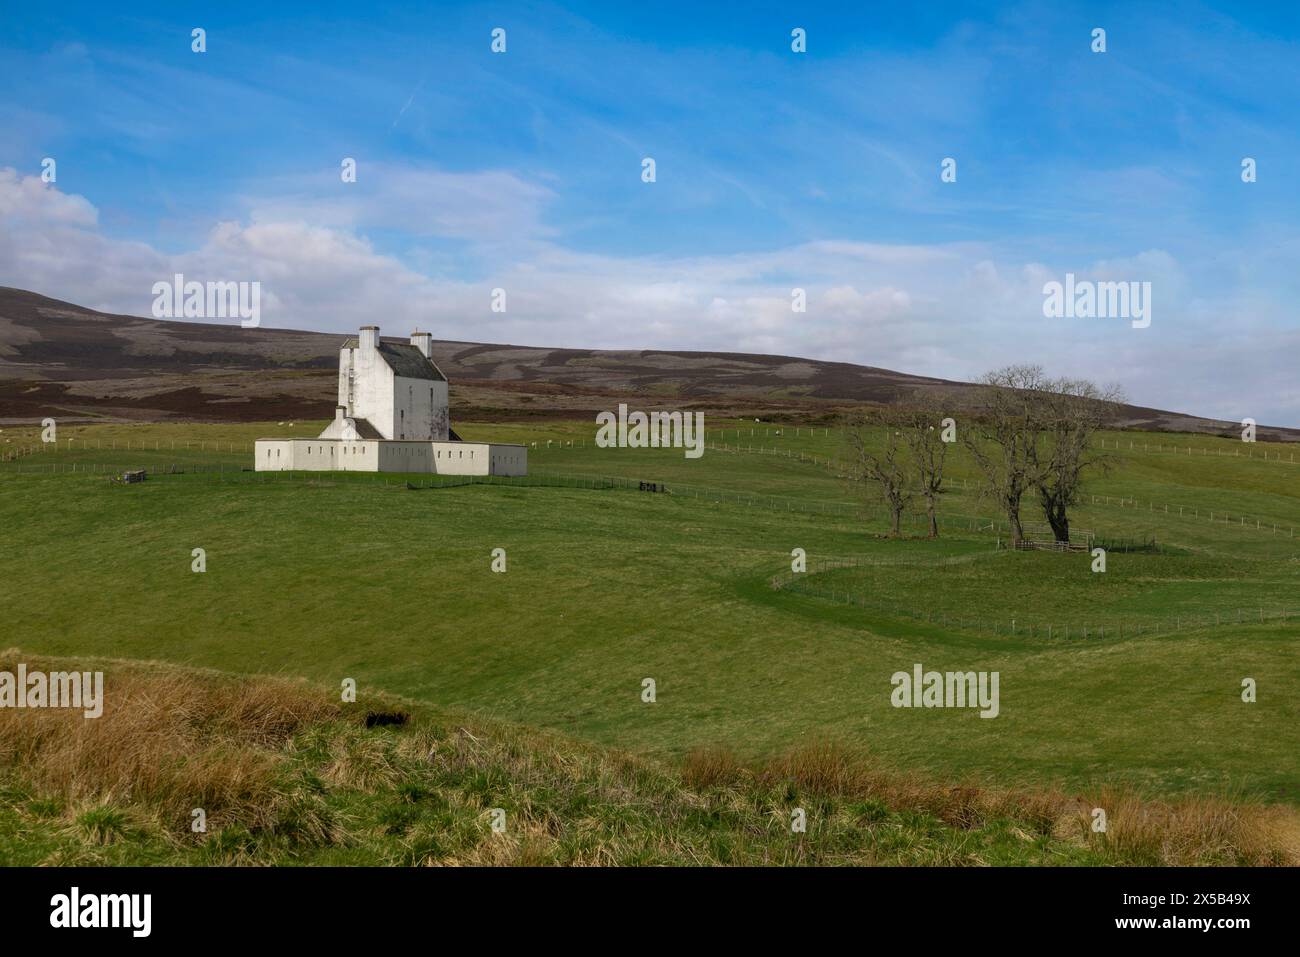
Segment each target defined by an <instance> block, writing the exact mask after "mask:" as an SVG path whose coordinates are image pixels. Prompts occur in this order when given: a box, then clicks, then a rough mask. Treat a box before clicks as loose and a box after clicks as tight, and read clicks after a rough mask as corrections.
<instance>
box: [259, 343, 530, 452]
mask: <svg viewBox="0 0 1300 957" xmlns="http://www.w3.org/2000/svg"><path fill="white" fill-rule="evenodd" d="M254 450H255V451H254V454H255V455H256V457H257V464H256V467H257V471H259V472H268V471H270V472H283V471H290V470H292V471H303V470H306V471H313V472H341V471H346V472H436V473H438V474H440V475H526V474H528V450H527V449H526V448H525V447H524V446H522V445H498V444H495V443H493V444H489V443H486V442H463V441H461V439H460V436H458V435H456V433H455V432H454V431H452V428H451V421H450V417H449V415H448V411H447V377H446V376H444V375H443V374H442V370H440V369H439V368H438V366H437V364H436V363H435V362H434V361H433V336H432V335H431V334H430V333H427V332H416V333H414V334H413V335H412V336H411V341H410V343H409V344H408V343H405V342H384V341H383V340H382V339H380V338H379V327H378V326H362V327H361V335H360V336H359V337H358V338H356V339H348V340H347V341H346V342H344V343H343V348H342V349H340V350H339V399H338V406H337V407H336V409H335V410H334V421H333V422H331V423H330V424H329V425H328V426H326V428H325V431H324V432H322V433H321V434H320V437H319V438H315V439H258V440H257V443H256V444H255V445H254Z"/></svg>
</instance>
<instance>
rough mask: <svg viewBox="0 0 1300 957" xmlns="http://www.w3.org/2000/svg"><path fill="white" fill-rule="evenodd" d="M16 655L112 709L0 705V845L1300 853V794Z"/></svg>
mask: <svg viewBox="0 0 1300 957" xmlns="http://www.w3.org/2000/svg"><path fill="white" fill-rule="evenodd" d="M20 661H21V662H25V663H26V664H27V665H28V667H29V668H31V669H41V670H46V671H51V670H71V669H80V670H86V669H91V670H102V671H104V672H105V674H106V707H105V710H104V714H103V716H102V717H100V718H98V719H94V720H86V719H84V718H82V717H81V715H80V713H79V712H68V711H55V710H44V711H17V710H3V711H0V863H3V864H6V865H37V864H56V865H71V864H78V865H87V864H89V865H97V864H195V865H205V864H214V865H224V864H362V865H365V864H376V865H427V864H441V865H457V864H460V865H499V864H505V865H549V864H560V865H672V864H676V865H711V864H725V865H798V864H871V865H897V864H902V865H935V864H943V865H1047V864H1077V865H1162V864H1169V865H1178V864H1228V865H1237V864H1249V865H1259V864H1266V865H1267V864H1291V863H1295V862H1296V861H1297V859H1298V858H1297V846H1296V835H1297V833H1300V829H1298V824H1300V816H1297V814H1296V813H1295V812H1294V811H1293V810H1291V809H1284V808H1279V807H1267V806H1263V805H1258V804H1249V803H1246V804H1234V803H1230V802H1226V801H1222V800H1218V799H1196V800H1188V801H1176V802H1153V801H1146V800H1143V799H1141V798H1140V797H1138V796H1137V795H1136V794H1134V793H1131V792H1118V791H1115V790H1112V789H1103V790H1102V791H1100V792H1098V793H1096V794H1090V795H1083V796H1067V795H1065V794H1063V793H1061V792H1058V791H1026V790H1015V789H997V790H991V789H987V788H981V787H978V786H974V785H970V784H964V783H963V784H951V783H938V782H935V781H933V780H927V779H925V778H923V777H921V776H917V775H914V774H905V773H900V772H898V771H894V770H890V769H888V768H885V767H883V766H881V765H880V764H879V762H877V761H875V760H874V759H872V758H870V757H869V756H867V755H866V754H865V752H863V751H861V750H860V749H855V748H851V747H844V746H839V745H836V744H834V743H825V742H823V743H818V744H810V745H804V746H801V747H799V748H797V749H794V750H792V751H790V752H788V753H786V754H784V755H781V756H778V757H776V758H773V759H771V760H768V761H764V762H758V763H752V764H744V763H741V762H740V761H738V760H737V759H736V758H735V756H734V755H732V754H731V753H729V752H727V751H724V750H718V749H704V750H695V751H692V752H691V753H690V754H689V755H688V756H687V757H686V758H685V760H684V761H682V762H679V763H673V764H669V763H661V762H656V761H653V760H649V759H645V758H639V757H635V756H633V755H630V754H627V753H625V752H621V751H614V750H609V749H603V748H599V747H594V746H591V745H588V744H583V743H580V742H576V741H573V740H571V739H567V738H565V737H563V736H560V735H557V734H552V733H546V732H539V731H536V730H528V729H523V728H520V727H518V726H514V725H510V724H507V723H503V722H497V721H490V720H482V719H476V718H471V717H467V716H458V715H450V714H447V713H445V712H442V711H438V710H435V709H432V708H429V707H426V706H418V705H412V704H411V703H409V702H400V701H395V700H392V699H388V700H385V699H382V698H378V697H369V696H366V695H364V694H363V695H362V696H361V699H360V700H359V701H358V702H356V703H355V704H341V703H338V702H337V700H336V699H337V697H338V696H337V695H335V694H331V693H327V692H326V691H325V690H323V689H320V688H316V687H312V686H310V685H308V684H306V683H303V682H291V681H285V680H281V679H269V678H239V677H234V676H230V675H223V674H219V673H215V672H210V671H194V670H184V669H179V668H176V667H174V666H169V665H162V664H152V663H129V662H123V661H112V660H99V661H88V660H77V661H68V660H52V659H39V658H33V657H32V656H28V655H24V654H22V653H20V652H17V651H14V650H10V651H8V652H4V653H3V654H0V668H3V669H6V670H11V671H12V670H13V669H14V668H15V667H16V665H17V663H18V662H20ZM377 716H383V719H384V720H386V721H388V722H389V723H379V722H377V721H376V717H377ZM368 719H369V720H368ZM1097 807H1100V808H1102V809H1104V810H1105V811H1106V812H1107V818H1108V822H1107V823H1108V826H1107V829H1106V831H1105V832H1103V833H1098V832H1095V831H1094V830H1093V829H1092V827H1091V824H1092V821H1093V820H1094V817H1093V809H1094V808H1097ZM195 809H202V810H203V812H204V815H205V819H206V829H205V830H203V831H196V830H195V829H194V828H193V826H192V822H193V821H194V820H195V815H194V812H195ZM796 809H802V810H803V812H804V815H805V819H806V831H804V832H801V833H796V832H795V831H793V830H792V828H791V821H792V815H793V814H794V813H795V811H796ZM494 820H496V821H498V822H500V823H501V824H502V826H501V827H499V828H495V829H494V827H493V821H494Z"/></svg>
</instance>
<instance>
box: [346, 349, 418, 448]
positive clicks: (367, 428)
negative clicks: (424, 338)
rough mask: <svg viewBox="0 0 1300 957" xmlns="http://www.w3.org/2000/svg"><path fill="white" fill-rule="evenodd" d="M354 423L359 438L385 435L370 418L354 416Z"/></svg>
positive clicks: (373, 437) (379, 437) (374, 437)
mask: <svg viewBox="0 0 1300 957" xmlns="http://www.w3.org/2000/svg"><path fill="white" fill-rule="evenodd" d="M420 358H421V359H423V358H424V356H421V357H420ZM352 424H353V425H355V426H356V427H357V437H358V438H362V439H382V438H383V436H382V435H380V434H379V430H378V429H377V428H375V427H374V426H373V425H371V424H370V420H369V419H357V418H354V419H353V420H352Z"/></svg>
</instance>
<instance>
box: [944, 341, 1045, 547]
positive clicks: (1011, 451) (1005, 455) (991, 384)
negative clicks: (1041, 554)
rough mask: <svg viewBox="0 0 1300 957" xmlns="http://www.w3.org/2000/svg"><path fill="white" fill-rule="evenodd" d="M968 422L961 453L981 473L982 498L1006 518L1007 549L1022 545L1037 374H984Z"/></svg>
mask: <svg viewBox="0 0 1300 957" xmlns="http://www.w3.org/2000/svg"><path fill="white" fill-rule="evenodd" d="M982 381H983V386H982V388H981V389H980V390H979V395H978V397H977V399H976V408H975V410H974V416H973V420H972V421H971V422H970V423H969V425H968V426H967V427H966V428H965V429H964V430H963V436H964V440H965V445H966V448H967V449H968V450H969V451H970V453H971V456H972V457H973V458H974V459H975V462H976V464H977V465H978V466H979V467H980V470H981V471H982V472H983V473H984V479H985V482H986V483H987V489H986V491H987V493H988V494H989V495H991V496H992V497H993V499H994V500H995V501H997V503H998V506H999V507H1000V508H1001V509H1002V511H1003V512H1004V513H1005V514H1006V517H1007V524H1008V525H1009V526H1010V528H1011V541H1012V544H1013V545H1014V544H1016V543H1018V542H1021V541H1024V537H1025V531H1024V527H1023V526H1022V525H1021V522H1020V503H1021V500H1022V499H1023V498H1024V496H1025V493H1026V492H1029V491H1032V490H1033V489H1034V488H1036V487H1037V485H1038V478H1039V469H1040V465H1039V455H1038V446H1039V442H1040V441H1041V438H1042V432H1043V411H1042V401H1041V398H1042V392H1043V389H1044V387H1045V386H1046V384H1047V383H1046V379H1044V377H1043V370H1042V368H1041V367H1039V366H1034V365H1012V366H1007V367H1006V368H1003V369H998V370H996V371H994V372H990V373H988V374H987V375H986V376H984V378H983V380H982Z"/></svg>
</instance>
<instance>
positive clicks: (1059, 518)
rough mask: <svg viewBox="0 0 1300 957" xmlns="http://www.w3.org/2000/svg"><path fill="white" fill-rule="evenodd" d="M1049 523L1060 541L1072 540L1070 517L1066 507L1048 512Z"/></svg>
mask: <svg viewBox="0 0 1300 957" xmlns="http://www.w3.org/2000/svg"><path fill="white" fill-rule="evenodd" d="M1047 523H1048V524H1049V525H1051V526H1052V533H1053V534H1054V535H1055V536H1056V540H1057V541H1058V542H1068V541H1069V540H1070V519H1069V518H1068V517H1067V516H1066V514H1065V509H1060V510H1059V511H1056V510H1053V511H1050V512H1048V513H1047Z"/></svg>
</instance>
